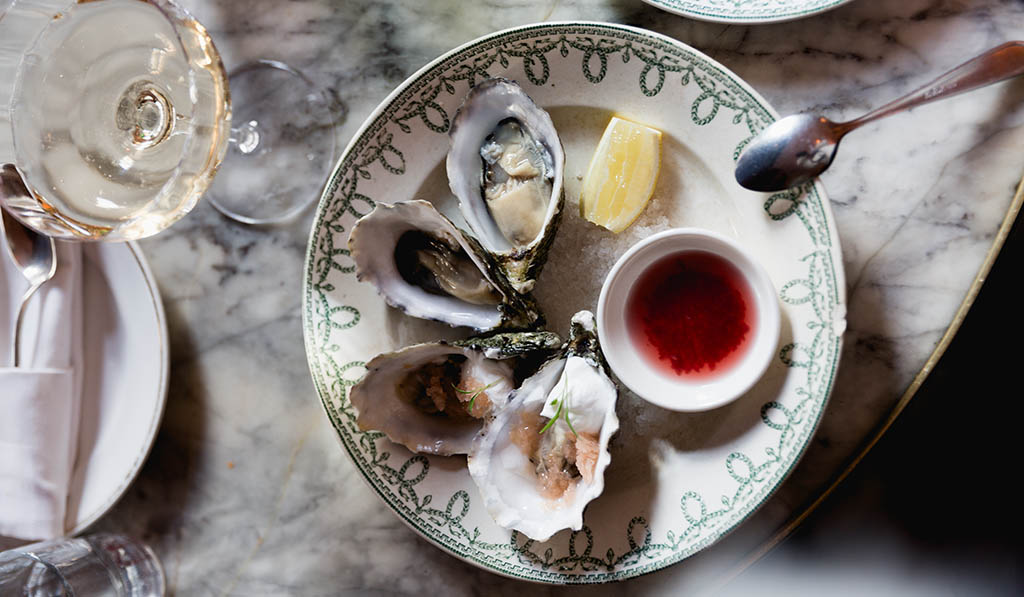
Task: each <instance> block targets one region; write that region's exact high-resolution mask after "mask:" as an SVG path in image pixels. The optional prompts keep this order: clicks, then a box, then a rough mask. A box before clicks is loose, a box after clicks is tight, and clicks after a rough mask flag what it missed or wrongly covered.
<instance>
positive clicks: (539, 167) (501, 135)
mask: <svg viewBox="0 0 1024 597" xmlns="http://www.w3.org/2000/svg"><path fill="white" fill-rule="evenodd" d="M449 135H450V137H451V149H450V150H449V152H448V159H447V161H446V168H447V171H448V183H449V185H450V186H451V189H452V192H453V193H455V196H456V197H458V199H459V208H460V210H461V212H462V215H463V217H464V218H465V220H466V223H467V224H469V227H470V229H472V231H473V234H475V235H476V237H477V238H478V239H479V240H480V244H481V245H483V247H484V248H485V249H486V250H487V251H489V252H490V253H492V254H494V255H495V256H496V258H497V260H498V262H499V263H500V264H501V266H502V268H503V269H504V270H505V273H506V275H507V276H508V279H509V281H510V282H511V283H512V286H513V287H514V288H515V289H516V290H517V291H519V292H524V293H525V292H529V291H530V290H532V288H533V285H534V282H535V280H536V278H537V276H538V275H539V274H540V270H541V268H542V267H543V265H544V261H545V260H546V259H547V252H548V250H549V249H550V247H551V242H552V241H553V240H554V235H555V231H556V230H557V228H558V224H559V219H560V217H561V212H562V206H563V204H564V201H565V199H564V193H563V189H562V180H563V175H564V173H563V171H564V169H565V154H564V151H563V150H562V144H561V141H560V140H559V138H558V133H557V132H556V131H555V127H554V124H553V123H552V122H551V117H550V116H549V115H548V113H547V112H545V111H544V110H543V109H541V108H540V107H538V106H537V105H536V104H535V103H534V102H533V100H531V99H530V98H529V96H527V95H526V93H525V92H524V91H523V90H522V88H521V87H520V86H519V85H518V84H517V83H515V82H514V81H510V80H508V79H502V78H495V79H487V80H485V81H482V82H480V83H478V84H477V85H476V86H475V87H473V89H472V90H470V92H469V94H468V95H467V96H466V98H465V99H464V100H463V103H462V105H461V106H460V107H459V109H458V111H457V112H456V113H455V117H454V119H453V122H452V127H451V130H450V131H449Z"/></svg>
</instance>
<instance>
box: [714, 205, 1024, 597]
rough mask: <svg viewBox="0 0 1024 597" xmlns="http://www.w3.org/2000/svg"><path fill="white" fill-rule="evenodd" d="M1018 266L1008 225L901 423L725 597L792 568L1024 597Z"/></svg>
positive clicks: (1022, 230) (1021, 244)
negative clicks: (947, 580) (856, 572)
mask: <svg viewBox="0 0 1024 597" xmlns="http://www.w3.org/2000/svg"><path fill="white" fill-rule="evenodd" d="M1022 266H1024V226H1022V224H1021V220H1020V218H1018V219H1017V222H1016V224H1015V225H1014V227H1013V230H1012V232H1011V233H1010V236H1009V238H1008V239H1007V241H1006V244H1005V245H1004V247H1003V250H1002V252H1001V254H1000V255H999V257H998V259H997V261H996V263H995V265H994V267H993V268H992V271H991V273H990V275H989V277H988V281H987V282H986V283H985V285H984V286H983V287H982V290H981V292H980V294H979V296H978V298H977V300H976V302H975V303H974V306H973V307H972V309H971V311H970V312H969V313H968V315H967V317H966V319H965V321H964V323H963V326H962V327H961V329H960V331H959V333H958V334H957V336H956V337H955V338H954V340H953V342H952V344H951V345H950V347H949V349H948V350H947V351H946V353H945V355H943V357H942V358H941V359H940V361H939V363H938V365H937V366H936V368H935V369H934V371H933V372H932V373H931V375H930V376H929V377H928V379H927V380H926V381H925V383H924V384H923V386H922V387H921V388H920V390H919V391H918V392H917V394H916V396H915V397H914V398H913V399H912V401H911V402H910V404H909V405H908V406H907V408H906V410H905V411H904V412H903V414H902V415H900V417H899V418H898V419H897V420H896V422H895V423H894V424H893V426H892V427H891V428H890V430H889V431H888V432H887V433H886V435H885V436H884V437H883V438H882V440H881V441H880V442H879V443H878V444H877V445H876V446H875V448H874V449H873V450H872V451H871V452H870V453H869V455H868V456H867V457H866V458H865V459H864V461H863V462H862V463H861V464H860V465H859V466H858V467H857V468H856V469H855V471H854V472H853V473H852V474H851V476H850V477H849V478H848V479H847V480H846V481H845V482H844V483H843V484H842V485H841V486H840V487H839V488H838V490H837V491H836V492H835V493H834V494H833V495H832V496H831V497H830V498H829V499H828V500H827V501H826V502H825V504H824V505H823V506H822V507H821V508H819V509H818V510H817V511H816V512H815V513H814V514H813V515H812V516H811V517H810V518H809V519H808V520H807V521H805V522H804V523H803V524H802V525H801V527H800V528H799V529H798V531H797V532H796V533H795V534H794V535H793V536H792V537H791V538H790V539H789V540H787V541H786V542H785V543H783V544H782V545H781V546H779V547H777V548H776V549H775V550H774V551H773V552H772V553H771V554H770V555H769V556H768V557H766V558H764V559H763V560H762V561H760V562H758V563H757V564H756V565H755V566H754V567H752V568H751V569H750V570H748V571H747V572H746V573H744V575H743V576H741V577H739V578H738V579H737V580H736V581H735V582H734V588H739V587H742V586H747V585H746V584H745V583H747V582H750V580H751V579H753V578H759V575H761V574H764V573H766V571H770V570H772V569H773V568H776V567H783V566H788V565H792V562H794V561H800V562H802V563H801V566H803V567H812V568H813V567H816V566H817V567H821V568H828V569H836V568H839V569H844V570H853V569H856V568H863V570H864V574H872V573H873V572H872V568H875V569H876V571H877V570H886V571H888V572H889V573H893V571H897V574H901V575H902V578H904V579H906V578H910V579H913V578H915V577H920V578H922V579H923V578H926V577H928V576H933V577H934V576H935V575H942V576H943V577H951V578H955V579H957V580H956V582H957V587H959V589H960V590H962V591H966V592H961V593H960V594H975V595H980V594H1018V595H1019V594H1021V593H1022V592H1024V574H1022V568H1021V565H1020V564H1021V559H1022V555H1024V550H1022V542H1021V539H1020V529H1021V522H1022V514H1021V511H1020V508H1019V504H1020V498H1019V494H1018V490H1017V484H1016V482H1015V481H1014V480H1013V479H1014V477H1015V471H1016V470H1017V465H1016V463H1017V460H1018V456H1019V454H1020V441H1019V439H1018V438H1019V435H1020V431H1019V427H1020V421H1021V420H1022V414H1024V406H1022V404H1021V400H1020V399H1021V389H1020V378H1019V371H1020V367H1021V365H1020V350H1019V348H1017V345H1016V342H1015V341H1014V340H1015V339H1016V337H1018V336H1020V335H1021V334H1022V333H1024V316H1022V315H1021V312H1020V309H1019V303H1020V299H1019V294H1018V292H1019V290H1018V288H1019V286H1018V283H1017V277H1018V272H1019V271H1020V270H1021V268H1022ZM883 554H885V555H883ZM886 558H887V561H886ZM883 586H884V585H883ZM893 588H894V589H895V588H896V587H893ZM950 591H951V594H952V593H956V592H957V591H956V590H953V588H951V589H950Z"/></svg>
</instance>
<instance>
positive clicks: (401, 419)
mask: <svg viewBox="0 0 1024 597" xmlns="http://www.w3.org/2000/svg"><path fill="white" fill-rule="evenodd" d="M561 344H562V340H561V338H559V337H558V335H557V334H553V333H550V332H525V333H505V334H498V335H496V336H492V337H489V338H479V339H473V338H470V339H468V340H462V341H459V343H458V344H456V343H454V342H453V343H447V342H430V343H424V344H415V345H412V346H408V347H406V348H403V349H401V350H397V351H394V352H387V353H383V354H380V355H377V356H376V357H374V358H373V359H371V360H370V362H369V363H367V365H366V369H367V372H366V375H364V376H363V378H362V379H361V380H360V381H359V382H358V383H356V384H355V385H354V386H353V387H352V390H351V391H350V393H349V400H350V401H351V402H352V405H353V406H355V408H356V412H357V416H356V422H357V424H358V425H359V427H360V428H361V429H364V430H377V431H381V432H383V433H384V434H385V435H386V436H388V438H389V439H390V440H391V441H394V442H396V443H399V444H402V445H403V446H405V447H407V448H409V449H410V450H412V451H414V452H424V453H428V454H438V455H441V456H447V455H450V454H465V453H466V452H468V451H469V447H470V445H471V444H472V441H473V437H474V436H476V434H477V433H478V432H479V431H480V428H481V427H482V425H483V421H484V420H485V419H487V418H489V417H493V416H494V414H495V413H497V412H498V411H499V410H500V409H501V408H502V407H504V405H505V404H506V403H507V398H508V394H509V392H510V391H511V390H512V388H513V387H514V386H515V383H516V381H517V380H516V376H515V368H516V365H517V364H518V362H519V361H520V360H523V359H525V360H530V359H533V358H536V357H537V356H541V355H550V354H552V353H553V352H554V351H555V350H558V348H559V347H560V346H561ZM496 347H497V348H496Z"/></svg>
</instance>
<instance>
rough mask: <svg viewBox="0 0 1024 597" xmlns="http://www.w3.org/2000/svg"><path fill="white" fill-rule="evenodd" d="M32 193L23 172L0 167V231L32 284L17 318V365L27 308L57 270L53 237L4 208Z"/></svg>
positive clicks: (14, 350) (13, 346)
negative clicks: (24, 222) (12, 201)
mask: <svg viewBox="0 0 1024 597" xmlns="http://www.w3.org/2000/svg"><path fill="white" fill-rule="evenodd" d="M27 196H30V195H29V190H28V188H27V187H26V186H25V183H24V181H23V180H22V178H21V175H20V174H19V173H18V171H17V169H15V168H14V166H12V165H10V164H7V165H5V166H4V167H3V168H2V169H0V234H2V235H3V236H4V238H5V239H6V241H7V242H6V243H5V245H6V247H7V254H8V255H9V256H10V258H11V261H13V262H14V265H15V267H17V268H18V271H20V272H21V274H22V275H23V276H25V279H26V280H28V283H29V287H28V290H26V291H25V294H24V295H22V297H21V306H20V307H19V308H18V315H17V318H16V319H15V321H14V338H13V340H12V341H11V357H12V364H13V366H14V367H18V366H20V365H21V361H22V359H21V351H20V345H21V342H20V339H21V324H22V322H23V321H24V315H25V307H26V306H27V305H28V302H29V299H31V298H32V295H33V294H35V292H36V291H37V290H39V288H40V287H41V286H42V285H43V284H45V283H46V282H48V281H49V280H51V279H52V278H53V276H54V274H56V273H57V247H56V245H55V244H54V242H53V239H52V238H50V237H49V236H43V235H42V234H39V233H38V232H36V231H35V230H32V229H31V228H29V227H27V226H25V225H24V224H22V223H21V222H19V221H18V220H17V219H15V217H14V216H12V215H11V214H9V213H8V212H7V210H6V209H4V208H3V204H4V203H6V202H7V201H8V200H11V199H17V198H24V197H27Z"/></svg>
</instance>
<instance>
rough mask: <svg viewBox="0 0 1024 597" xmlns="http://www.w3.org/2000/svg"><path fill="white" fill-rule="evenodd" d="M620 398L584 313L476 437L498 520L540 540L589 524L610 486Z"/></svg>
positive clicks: (484, 483)
mask: <svg viewBox="0 0 1024 597" xmlns="http://www.w3.org/2000/svg"><path fill="white" fill-rule="evenodd" d="M617 396H618V391H617V389H616V387H615V384H614V382H612V380H611V379H610V378H609V376H608V374H607V371H606V366H605V364H604V360H603V358H602V355H601V353H600V348H599V346H598V341H597V334H596V330H595V325H594V316H593V315H592V314H591V313H590V312H589V311H581V312H579V313H577V314H576V315H575V316H574V317H573V320H572V328H571V330H570V338H569V341H568V342H567V343H566V345H565V348H564V349H563V350H562V351H561V354H560V355H559V356H557V357H555V358H552V359H551V360H549V361H548V362H547V363H545V364H544V365H543V366H542V367H541V368H540V370H539V371H537V373H535V374H534V375H532V376H530V377H529V378H527V379H526V380H525V381H523V383H522V385H520V386H519V387H518V388H517V389H516V390H514V391H513V392H512V393H511V394H510V395H509V401H508V404H507V405H506V406H505V407H503V408H502V409H500V410H499V411H498V412H497V413H496V414H495V415H494V418H493V419H491V420H490V421H488V422H487V423H485V424H484V427H483V429H482V430H481V432H480V433H479V434H478V435H477V436H476V438H475V439H474V440H473V443H472V446H471V448H470V450H469V457H468V461H469V473H470V475H471V476H472V477H473V480H474V481H475V482H476V485H477V487H478V488H479V490H480V495H481V496H482V497H483V500H484V506H485V507H486V508H487V511H488V513H489V514H490V515H491V517H493V518H494V520H495V522H496V523H498V524H499V525H500V526H502V527H505V528H509V529H514V530H517V531H520V532H522V533H524V534H525V535H526V536H528V537H530V538H531V539H535V540H537V541H546V540H547V539H549V538H550V537H551V536H552V535H553V534H555V533H556V532H558V531H560V530H562V529H573V530H579V529H580V528H582V526H583V510H584V509H585V508H586V506H587V504H588V503H589V502H590V501H591V500H593V499H594V498H596V497H597V496H599V495H600V494H601V492H602V491H604V471H605V469H606V468H607V467H608V465H609V463H611V454H610V452H609V450H608V443H609V441H610V440H611V437H612V435H613V434H614V433H615V432H616V431H617V430H618V428H619V419H618V417H617V416H616V414H615V404H616V399H617Z"/></svg>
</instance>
